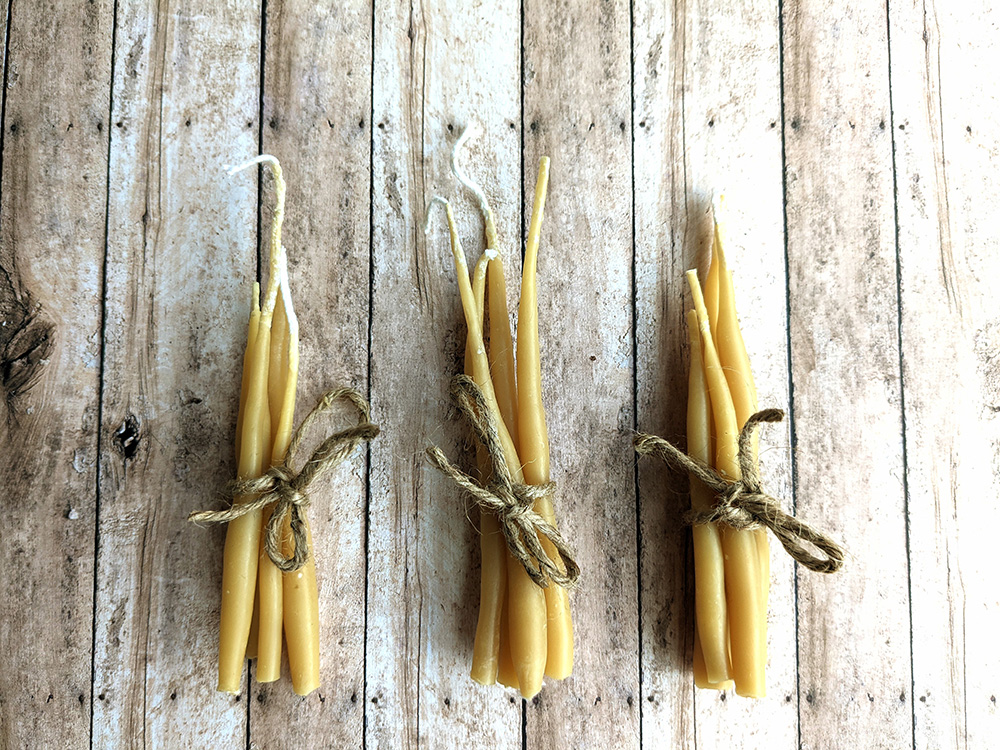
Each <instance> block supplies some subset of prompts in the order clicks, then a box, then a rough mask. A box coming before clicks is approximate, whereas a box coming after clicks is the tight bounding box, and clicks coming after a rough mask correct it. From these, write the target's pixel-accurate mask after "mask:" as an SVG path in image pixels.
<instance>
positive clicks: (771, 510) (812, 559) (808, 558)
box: [632, 409, 844, 573]
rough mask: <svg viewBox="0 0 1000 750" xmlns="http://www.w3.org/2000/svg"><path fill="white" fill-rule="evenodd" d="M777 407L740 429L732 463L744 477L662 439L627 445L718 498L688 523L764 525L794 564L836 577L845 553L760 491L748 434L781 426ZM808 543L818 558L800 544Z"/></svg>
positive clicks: (742, 526) (643, 438) (637, 439)
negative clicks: (731, 476) (765, 424)
mask: <svg viewBox="0 0 1000 750" xmlns="http://www.w3.org/2000/svg"><path fill="white" fill-rule="evenodd" d="M784 416H785V415H784V412H782V411H781V410H780V409H764V410H763V411H759V412H757V413H756V414H754V415H752V416H751V417H750V418H749V419H748V420H747V422H746V424H745V425H743V429H742V430H740V438H739V447H738V452H737V459H738V461H739V465H740V473H741V474H742V476H743V478H742V479H739V480H737V481H735V482H734V481H732V480H730V479H727V478H726V477H724V476H723V475H722V474H720V473H719V472H718V471H716V470H715V469H713V468H712V467H710V466H706V465H705V464H703V463H702V462H701V461H698V460H696V459H693V458H691V457H690V456H688V455H687V454H686V453H683V452H682V451H680V450H679V449H677V448H675V447H674V446H673V445H671V444H670V443H668V442H667V441H666V440H664V439H663V438H661V437H657V436H656V435H648V434H645V433H639V434H638V435H636V436H635V439H634V440H633V441H632V444H633V445H634V446H635V450H636V452H637V453H639V454H640V455H655V456H657V457H659V458H660V459H662V460H663V461H664V462H666V463H667V464H669V465H671V466H673V467H674V468H676V469H680V470H681V471H687V472H690V473H691V474H693V475H694V476H695V477H697V478H698V479H699V480H701V482H703V483H704V484H705V486H706V487H708V488H709V489H710V490H712V491H713V492H714V493H715V494H716V495H717V497H718V499H719V501H718V503H717V504H716V505H715V506H714V507H713V508H712V509H711V510H708V511H705V512H702V513H693V512H692V513H691V514H690V515H689V519H690V521H691V523H692V524H702V523H716V522H718V523H724V524H726V525H727V526H731V527H732V528H734V529H752V528H758V527H760V526H764V527H766V528H768V529H770V530H771V533H773V534H774V535H775V536H776V537H777V538H778V541H780V542H781V545H782V546H783V547H784V548H785V551H786V552H787V553H788V554H789V555H790V556H791V557H792V559H793V560H795V561H796V562H798V563H800V564H802V565H804V566H805V567H806V568H808V569H809V570H813V571H815V572H817V573H836V572H837V571H838V570H839V569H840V567H841V565H843V564H844V550H843V549H841V547H840V545H838V544H837V543H836V542H835V541H833V540H832V539H831V538H830V537H828V536H827V535H826V534H824V533H823V532H821V531H818V530H817V529H814V528H813V527H812V526H810V525H809V524H807V523H804V522H803V521H800V520H799V519H797V518H796V517H795V516H792V515H790V514H788V513H785V511H783V510H782V509H781V504H780V503H779V501H778V500H777V499H776V498H774V497H772V496H771V495H768V494H767V493H766V492H764V491H763V489H762V488H761V485H760V472H759V470H758V468H757V462H756V461H755V460H754V455H753V447H752V444H751V441H752V438H753V432H754V430H755V429H756V428H757V426H758V425H759V424H761V423H763V422H780V421H781V420H782V419H783V418H784ZM802 542H805V543H807V544H811V545H812V546H813V547H815V548H816V549H817V550H819V551H820V552H821V553H822V554H823V557H818V556H816V555H814V554H812V553H811V552H809V551H808V550H807V549H806V548H805V547H803V546H802V544H801V543H802Z"/></svg>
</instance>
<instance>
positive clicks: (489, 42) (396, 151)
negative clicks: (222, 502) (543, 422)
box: [0, 0, 1000, 750]
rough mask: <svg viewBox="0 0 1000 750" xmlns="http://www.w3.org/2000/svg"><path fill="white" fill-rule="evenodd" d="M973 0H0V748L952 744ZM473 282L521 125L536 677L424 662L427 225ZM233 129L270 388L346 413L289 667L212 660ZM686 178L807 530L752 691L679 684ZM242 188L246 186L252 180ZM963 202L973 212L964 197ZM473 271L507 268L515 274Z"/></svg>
mask: <svg viewBox="0 0 1000 750" xmlns="http://www.w3.org/2000/svg"><path fill="white" fill-rule="evenodd" d="M992 5H993V4H992V3H990V2H988V1H987V0H954V1H953V2H947V3H946V2H942V1H941V0H921V2H916V1H915V0H899V1H898V2H897V1H896V0H893V1H892V2H889V3H888V4H877V3H844V2H839V1H836V0H801V1H799V2H795V1H792V0H786V2H784V3H782V2H780V0H779V2H774V0H772V1H771V2H764V1H763V0H742V1H737V0H716V2H706V1H704V0H688V1H685V0H675V1H671V2H664V1H663V0H659V2H653V1H650V0H604V1H603V2H600V3H597V2H585V1H584V0H557V1H556V2H540V1H539V0H521V1H520V2H518V1H516V0H498V1H497V2H493V3H487V2H480V3H472V2H459V1H458V0H454V1H453V2H450V3H446V2H435V1H433V0H431V1H428V2H416V3H412V4H407V3H391V2H382V0H374V2H373V0H342V1H336V2H335V1H333V0H320V1H319V2H316V1H310V2H306V1H305V0H263V2H262V1H261V0H252V1H246V0H220V1H219V2H195V1H194V0H158V1H157V2H151V1H149V2H142V1H141V0H87V1H86V2H85V1H84V0H59V1H58V2H57V1H56V0H48V1H47V2H43V1H41V0H37V1H36V0H8V1H7V2H6V3H5V5H4V7H3V8H2V18H0V23H2V24H3V26H2V32H3V34H2V37H3V39H4V48H3V49H4V57H3V83H4V85H3V92H2V135H0V154H2V162H0V172H2V183H0V271H2V273H0V316H2V321H0V357H2V362H0V364H2V367H0V376H2V385H3V396H4V398H3V406H2V407H0V408H2V410H3V412H4V414H3V419H2V420H0V446H2V448H0V450H2V453H0V456H2V461H0V486H2V487H3V501H2V506H0V507H2V516H3V519H4V521H3V525H2V531H0V566H2V567H0V747H2V748H5V749H6V748H82V747H88V746H89V747H92V748H132V747H156V748H184V747H216V748H236V747H253V748H267V750H271V749H272V748H320V747H324V748H327V747H329V748H341V747H367V748H413V747H417V746H425V747H433V748H439V747H441V748H469V747H483V746H485V747H496V748H550V747H557V746H564V745H565V746H567V747H578V748H583V747H591V748H636V747H645V748H654V747H700V748H715V747H738V748H769V749H773V750H777V749H778V748H795V747H801V748H844V747H864V748H875V747H884V748H902V747H910V746H913V747H918V748H955V747H968V748H986V747H989V746H990V745H991V743H995V742H996V737H997V736H998V735H1000V719H998V712H997V705H996V696H997V693H998V692H1000V686H998V677H997V675H998V674H1000V650H998V649H997V648H996V645H995V638H996V634H997V632H998V629H1000V605H998V591H1000V586H998V584H997V575H996V574H997V563H996V554H995V547H996V542H995V540H994V538H993V537H994V531H993V530H994V529H995V528H996V527H997V526H998V525H1000V510H998V503H997V496H998V489H1000V312H998V306H997V292H996V284H997V279H998V278H1000V252H998V251H1000V241H998V231H997V230H998V226H1000V222H998V220H997V219H996V218H995V212H996V205H997V202H998V200H1000V140H998V136H997V128H998V125H1000V98H998V95H997V90H996V86H995V78H996V70H997V63H998V61H1000V41H998V39H1000V36H998V24H1000V11H998V10H996V9H994V8H993V7H991V6H992ZM473 119H474V120H476V121H478V122H479V123H480V124H481V125H482V127H483V128H484V129H485V131H486V137H485V138H482V139H480V140H479V141H477V142H475V143H474V144H473V146H472V151H471V155H470V157H469V159H468V160H467V162H468V164H469V165H470V169H471V171H472V172H473V173H474V174H475V175H476V176H478V177H479V178H480V179H481V181H482V182H483V184H484V185H485V187H486V190H487V192H488V194H489V195H490V197H491V198H492V200H493V204H494V207H495V210H496V213H497V218H498V225H499V227H500V231H501V234H502V240H503V243H504V251H505V253H506V260H507V262H508V264H509V266H510V268H511V276H513V277H516V275H517V270H518V267H519V259H520V254H519V252H520V246H521V242H520V238H522V237H523V235H524V232H525V216H526V211H529V210H530V201H531V191H532V189H533V185H534V174H535V169H536V164H537V161H538V158H539V157H540V156H541V155H543V154H548V155H550V156H551V157H552V179H551V184H550V195H549V202H548V206H547V212H546V224H545V226H544V230H543V245H542V251H541V260H540V285H541V287H540V288H541V335H542V355H543V372H544V387H545V396H546V403H547V408H548V414H549V425H550V430H551V437H552V445H553V474H554V478H555V479H556V480H557V481H558V482H559V484H560V492H559V499H558V507H557V512H558V515H559V517H560V519H561V522H562V525H563V527H564V528H565V529H566V531H567V533H568V535H569V537H570V538H571V539H572V540H574V541H575V545H576V547H577V549H578V550H579V553H580V554H579V558H580V560H581V562H582V566H583V570H584V575H585V578H584V582H583V585H582V586H581V588H580V589H579V591H577V592H576V593H574V594H573V598H572V601H573V609H574V613H575V618H574V619H575V623H576V646H577V653H578V657H577V666H576V671H575V674H574V675H573V677H572V678H571V679H569V680H567V681H565V682H564V683H561V684H547V685H546V686H545V688H544V690H543V691H542V693H541V695H540V696H539V697H538V698H537V699H535V700H534V701H531V702H528V703H523V702H522V701H520V700H519V699H518V698H517V697H516V696H515V695H514V694H513V693H511V692H507V691H504V690H502V689H500V688H495V689H486V688H482V687H479V686H477V685H475V684H473V683H472V682H470V680H469V679H468V677H467V672H468V667H469V660H470V651H471V640H472V635H473V629H474V622H475V617H476V611H477V597H478V593H477V592H478V583H477V581H478V578H477V577H478V562H477V557H478V553H477V548H478V547H477V541H476V537H475V532H474V529H473V527H472V525H471V524H470V523H469V521H468V520H467V518H466V514H465V510H464V507H463V502H462V500H461V499H460V497H459V496H458V494H457V492H456V491H455V490H454V488H453V487H451V486H449V485H448V484H447V483H446V482H445V481H444V480H443V479H442V478H441V477H440V476H437V475H436V474H435V473H434V472H433V471H431V470H430V469H429V468H428V467H427V466H426V465H425V463H424V461H423V458H422V451H423V449H424V447H425V446H426V445H428V444H429V443H430V442H435V443H437V444H439V445H441V446H442V447H443V448H444V449H445V450H446V451H447V452H449V453H452V454H454V453H457V452H458V451H459V450H460V447H461V445H462V442H463V435H464V431H463V428H462V426H461V425H460V424H459V423H458V421H457V420H456V418H455V414H454V412H453V410H451V409H450V408H449V404H448V399H447V383H448V378H449V377H450V376H451V374H452V373H454V372H455V371H456V370H457V369H458V368H459V367H460V355H461V351H462V347H463V335H464V334H463V331H464V326H463V323H462V320H461V312H460V306H459V300H458V293H457V288H456V284H455V275H454V271H453V269H452V267H451V260H450V258H449V253H448V248H447V239H446V234H445V232H444V230H443V221H442V219H441V217H440V216H437V217H436V218H435V220H434V222H433V224H432V231H431V233H430V234H429V235H427V236H425V235H424V233H423V231H422V227H421V223H422V218H423V213H424V206H425V205H426V204H427V201H428V200H429V198H430V197H431V196H432V195H435V194H441V195H445V196H449V197H451V198H452V200H453V201H455V205H456V210H457V213H458V216H459V221H460V222H461V229H462V236H463V238H464V241H465V244H466V247H467V248H468V249H469V251H470V254H475V253H476V252H477V251H478V248H479V246H480V242H481V229H480V222H479V217H478V215H477V213H476V211H475V208H474V205H473V203H472V201H471V200H470V197H469V195H468V194H467V193H465V192H464V191H463V190H461V189H460V187H459V185H458V184H457V182H456V181H455V180H454V179H453V177H452V176H451V174H450V171H449V154H450V150H451V147H452V145H453V143H454V142H455V140H456V138H457V137H458V135H459V133H460V131H461V130H462V128H463V127H464V126H465V125H466V124H467V123H468V122H469V121H470V120H473ZM258 151H266V152H270V153H273V154H276V155H277V156H278V157H279V158H280V159H281V161H282V163H283V165H284V166H285V170H286V176H287V179H288V182H289V193H288V200H289V208H288V214H287V221H286V224H285V227H286V244H287V246H288V249H289V255H290V263H291V268H290V274H291V282H292V286H293V289H294V292H295V295H296V299H297V305H298V310H299V317H300V320H301V323H302V329H303V339H302V380H301V385H300V403H301V404H302V405H303V406H307V405H309V404H310V403H311V402H312V401H313V400H314V399H315V398H316V397H317V396H318V394H319V393H320V392H321V391H323V390H324V389H326V388H327V387H329V386H332V385H340V384H353V385H356V386H358V387H360V388H361V389H362V390H363V391H366V392H367V393H368V394H369V397H370V399H371V401H372V404H373V408H374V416H375V419H376V421H377V422H379V423H380V424H381V425H382V426H383V428H384V434H383V436H382V437H381V438H379V440H378V441H377V442H376V443H374V444H373V445H372V446H371V448H370V451H369V452H367V453H363V454H361V455H358V456H356V457H355V459H354V461H353V462H352V463H351V465H350V466H344V467H341V469H339V470H338V471H337V472H335V476H332V477H329V478H326V479H325V480H324V485H325V490H324V491H323V492H322V493H321V494H322V495H324V496H326V497H327V498H329V500H328V501H324V502H320V503H319V504H318V506H316V507H314V508H313V510H312V519H313V522H314V529H315V535H316V539H317V550H316V551H317V555H318V558H319V561H320V562H319V567H320V576H321V580H320V598H321V609H322V617H323V633H322V648H323V687H322V689H321V690H320V691H318V692H317V693H314V694H313V695H311V696H309V697H308V698H305V699H300V698H298V697H296V696H294V695H293V694H292V693H291V690H290V685H289V684H288V682H287V679H286V680H284V681H282V682H280V683H277V684H275V685H271V686H260V685H257V684H255V683H253V682H250V683H249V684H248V685H247V687H246V689H245V690H244V691H243V693H242V694H241V695H240V696H239V697H237V698H235V699H233V698H232V697H229V696H225V695H222V694H218V693H216V692H215V690H214V687H215V658H216V629H217V617H218V606H219V585H220V562H221V554H222V553H221V548H222V541H223V534H224V532H223V531H222V530H219V529H200V528H195V527H192V526H190V525H189V524H187V523H185V520H184V519H185V517H186V515H187V514H188V512H189V511H191V510H193V509H200V508H205V507H209V506H212V504H213V503H214V502H216V500H215V495H214V493H215V492H216V491H217V490H218V489H219V488H220V487H221V486H222V484H223V482H224V481H225V480H226V479H228V478H230V477H231V476H232V475H233V472H234V466H235V461H234V457H233V448H232V444H233V430H234V422H235V415H236V406H237V398H238V388H239V375H238V373H239V365H240V354H241V352H242V349H243V346H244V339H245V335H246V333H245V332H246V318H247V314H248V310H249V294H250V284H251V282H252V281H253V279H254V278H255V275H256V273H257V268H258V263H259V260H258V248H259V238H260V236H261V231H260V228H261V226H263V227H264V229H265V231H266V228H267V226H268V221H269V210H268V206H269V202H270V199H271V195H272V192H271V181H270V179H269V178H268V179H266V180H263V181H262V182H261V184H260V185H258V183H257V181H256V176H255V175H254V174H253V173H247V174H243V175H239V176H237V177H234V178H229V177H227V176H226V175H225V173H224V171H223V165H225V164H231V163H234V162H238V161H241V160H243V159H245V158H248V157H250V156H252V155H254V154H256V153H257V152H258ZM720 188H725V189H726V190H727V192H728V195H729V197H730V206H731V213H732V232H731V233H732V243H733V248H732V251H731V257H732V261H733V265H734V267H735V272H736V284H737V294H738V298H739V305H740V309H741V311H742V317H743V322H744V326H745V332H746V339H747V343H748V348H749V350H750V355H751V359H752V362H753V364H754V367H755V370H756V373H757V377H758V383H759V388H760V391H761V403H762V404H764V405H773V406H779V407H782V408H785V409H787V410H788V412H789V417H790V418H789V419H788V420H787V421H786V422H785V423H784V424H783V425H782V426H780V427H775V428H770V429H768V430H767V431H766V432H765V435H764V437H763V442H762V446H763V447H764V454H763V457H762V459H763V464H764V473H765V477H766V480H767V482H768V485H769V486H770V487H771V488H773V490H774V491H775V493H776V494H778V495H780V496H783V497H785V498H787V499H788V501H789V502H790V504H791V505H792V506H793V507H794V508H795V509H796V511H797V512H798V513H799V514H800V515H801V516H802V517H804V518H805V519H807V520H810V521H815V522H817V523H818V524H820V525H822V526H823V527H825V528H827V529H829V531H830V532H831V533H832V534H833V535H834V536H835V537H837V538H838V539H841V540H843V541H844V542H845V543H846V545H847V547H848V548H849V551H850V556H849V560H848V564H847V565H846V567H845V569H844V570H843V572H841V573H840V574H838V575H836V576H834V577H825V576H819V575H815V574H810V573H808V572H805V571H801V570H798V569H796V568H795V566H793V565H792V564H791V563H790V562H789V560H788V559H787V558H786V557H785V556H784V555H783V554H780V553H779V551H778V550H775V552H774V555H773V580H772V596H771V611H770V650H769V653H770V665H769V672H768V689H769V695H768V697H767V699H765V700H760V701H756V702H750V701H747V700H743V699H739V698H737V697H735V696H733V695H732V694H718V693H713V692H697V693H696V692H695V691H694V690H693V687H692V677H691V672H690V666H689V665H690V661H691V649H692V635H691V634H692V623H691V616H692V602H691V598H692V580H691V572H690V562H689V553H690V549H689V548H690V543H689V541H688V539H689V534H688V532H686V531H685V529H684V527H683V524H682V514H683V512H684V510H685V503H686V498H685V495H684V486H685V483H684V481H683V480H679V479H678V478H677V477H674V476H671V475H670V474H669V473H668V472H667V471H666V470H665V469H664V468H663V467H662V466H658V465H655V464H653V463H651V462H643V463H641V464H639V465H637V462H636V460H635V459H634V457H633V454H632V452H631V448H630V434H631V432H632V431H633V430H635V429H642V430H650V431H655V432H658V433H660V434H663V435H665V436H667V437H670V438H679V437H681V436H682V434H683V424H684V403H685V390H686V388H685V372H686V360H685V356H686V355H685V351H684V349H685V345H684V341H685V333H684V328H683V311H684V307H685V290H684V284H683V279H682V272H683V270H684V269H685V268H687V267H688V266H690V265H691V264H692V263H693V262H694V257H695V255H696V253H697V251H698V248H699V247H701V246H703V244H704V243H705V242H706V240H707V238H708V234H707V233H708V231H709V207H710V201H711V196H712V195H713V193H714V192H715V191H716V190H718V189H720ZM262 207H263V208H262ZM991 216H993V217H994V218H992V219H991V218H990V217H991ZM512 286H513V287H514V288H513V289H512V290H511V293H512V296H513V294H514V293H515V292H516V284H513V285H512Z"/></svg>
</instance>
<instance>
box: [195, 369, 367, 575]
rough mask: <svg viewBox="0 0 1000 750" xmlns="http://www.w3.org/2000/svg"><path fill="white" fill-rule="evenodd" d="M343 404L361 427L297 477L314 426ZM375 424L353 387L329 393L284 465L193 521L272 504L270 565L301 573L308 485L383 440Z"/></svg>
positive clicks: (234, 490) (223, 518)
mask: <svg viewBox="0 0 1000 750" xmlns="http://www.w3.org/2000/svg"><path fill="white" fill-rule="evenodd" d="M338 401H347V402H349V403H351V404H352V405H353V406H354V407H355V409H357V411H358V423H357V424H356V425H355V426H354V427H349V428H348V429H346V430H341V431H340V432H335V433H333V434H332V435H330V436H329V437H327V438H326V439H325V440H324V441H323V442H322V443H320V444H319V446H318V447H317V448H316V450H314V451H313V453H312V456H310V457H309V460H308V461H306V462H305V464H303V465H302V468H301V469H299V470H298V471H297V472H296V471H295V470H294V469H292V467H291V463H292V460H293V457H294V456H295V455H296V454H297V453H298V450H299V443H300V442H301V440H302V438H303V436H304V435H305V433H306V432H307V431H308V429H309V427H310V426H311V425H312V423H313V422H314V421H315V420H316V419H317V418H318V417H319V416H320V415H321V414H323V413H324V412H326V411H329V410H330V409H332V408H333V406H334V404H336V403H337V402H338ZM370 419H371V410H370V408H369V406H368V402H367V401H365V399H364V397H363V396H362V395H361V394H360V393H359V392H358V391H357V390H355V389H354V388H338V389H336V390H332V391H329V392H327V393H326V394H324V395H323V397H322V398H321V399H320V400H319V402H318V403H317V404H316V406H314V407H313V409H312V411H310V412H309V413H308V414H307V415H306V417H305V419H303V420H302V424H300V425H299V428H298V429H297V430H296V431H295V434H294V435H293V436H292V441H291V443H290V444H289V446H288V452H287V453H286V455H285V460H284V462H283V463H281V464H278V465H277V466H272V467H271V468H270V469H268V470H267V471H266V472H264V474H263V475H261V476H259V477H256V478H254V479H237V480H235V481H231V482H229V483H228V484H227V485H226V490H225V496H226V498H227V499H228V500H229V501H230V503H231V505H230V506H229V507H228V508H226V509H225V510H218V511H212V510H203V511H197V512H195V513H192V514H191V515H189V516H188V520H189V521H193V522H195V523H229V522H230V521H235V520H236V519H237V518H240V517H241V516H245V515H247V514H248V513H255V512H257V511H261V510H263V509H264V508H266V507H267V506H269V505H271V504H272V503H273V504H274V508H273V509H272V511H271V517H270V518H269V519H268V521H267V525H266V526H265V527H264V549H265V551H266V552H267V556H268V557H269V558H271V562H273V563H274V564H275V565H276V566H277V567H278V568H279V569H280V570H283V571H284V572H286V573H291V572H293V571H296V570H298V569H299V568H301V567H302V566H303V565H305V564H306V561H307V560H308V559H309V541H308V534H307V529H306V517H305V509H306V508H307V507H309V493H308V490H309V485H311V484H312V483H313V481H314V480H315V479H316V478H317V477H319V476H320V475H321V474H323V473H325V472H327V471H329V470H330V469H332V468H334V467H335V466H337V465H338V464H340V463H341V462H343V461H344V459H346V458H347V457H348V456H349V455H350V454H351V453H353V452H354V449H355V448H357V447H358V446H359V445H360V444H361V443H364V442H368V441H371V440H374V439H375V438H376V437H377V436H378V434H379V428H378V425H375V424H372V423H371V421H370ZM248 496H256V497H253V499H251V500H248V501H246V502H243V503H237V502H236V500H237V499H238V498H240V497H248ZM285 519H288V525H289V527H290V528H291V531H292V554H291V556H289V557H285V555H284V554H283V551H282V529H283V527H284V524H285Z"/></svg>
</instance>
